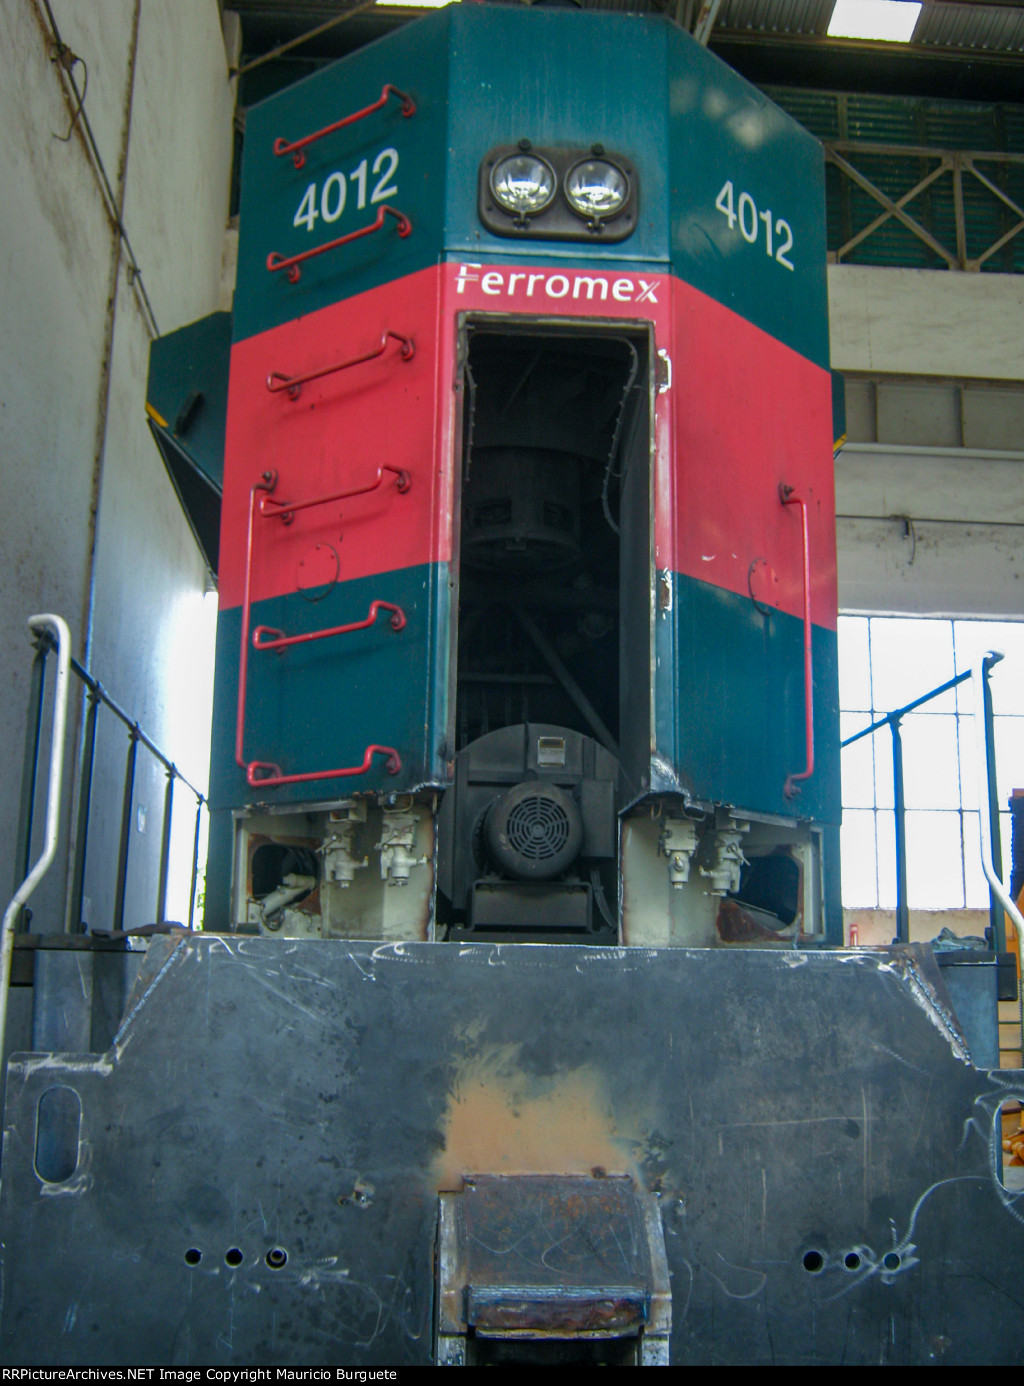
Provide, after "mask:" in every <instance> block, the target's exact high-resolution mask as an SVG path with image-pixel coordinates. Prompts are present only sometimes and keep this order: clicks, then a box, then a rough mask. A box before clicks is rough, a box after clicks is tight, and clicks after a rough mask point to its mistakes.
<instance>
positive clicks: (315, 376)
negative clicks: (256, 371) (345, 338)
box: [267, 328, 416, 399]
mask: <svg viewBox="0 0 1024 1386" xmlns="http://www.w3.org/2000/svg"><path fill="white" fill-rule="evenodd" d="M388 338H391V339H392V340H393V341H396V342H401V344H402V350H401V351H400V352H399V355H400V356H401V358H402V360H403V361H411V360H412V358H413V357H414V356H415V355H416V347H415V345H414V343H413V340H412V338H411V337H403V336H402V334H401V333H400V332H392V331H391V329H390V328H389V329H388V330H387V331H386V332H385V333H384V336H383V337H382V338H381V340H380V346H379V347H377V349H376V350H375V351H368V352H367V353H366V355H365V356H354V357H353V358H352V360H351V361H338V362H337V363H336V364H335V365H333V366H324V367H323V369H322V370H318V371H307V373H306V374H305V375H284V374H282V372H281V371H271V372H270V374H269V375H268V376H267V389H268V390H269V391H270V393H271V394H272V395H276V394H280V392H281V391H282V390H287V392H288V398H289V399H298V397H299V395H300V394H301V393H302V386H303V385H306V384H308V383H309V381H311V380H320V379H321V378H322V377H323V376H325V375H333V374H334V372H335V371H345V370H348V368H349V366H361V365H363V363H364V362H365V361H375V360H376V359H377V357H378V356H383V355H384V353H385V351H387V349H388Z"/></svg>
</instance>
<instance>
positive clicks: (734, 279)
mask: <svg viewBox="0 0 1024 1386" xmlns="http://www.w3.org/2000/svg"><path fill="white" fill-rule="evenodd" d="M496 55H500V61H497V60H496ZM641 92H642V93H645V97H644V99H642V100H640V99H638V95H637V94H638V93H641ZM240 224H241V232H240V247H239V267H238V284H237V290H236V297H235V306H234V323H233V342H232V347H231V367H230V386H229V399H228V413H227V439H226V449H225V465H224V481H223V511H222V520H221V530H220V544H219V585H220V619H219V628H218V647H217V682H216V694H215V712H214V751H213V779H212V791H211V801H212V804H213V807H214V810H215V812H214V827H213V831H212V838H211V859H210V866H209V871H208V876H207V889H206V908H207V913H206V923H205V927H206V930H207V933H206V934H204V935H202V936H198V937H193V938H187V939H177V940H173V939H172V940H154V942H153V943H152V944H151V945H150V949H149V953H148V954H147V958H146V961H145V963H144V964H143V968H142V971H141V973H140V977H139V980H138V981H137V983H136V987H135V991H134V992H133V998H132V1001H131V1002H130V1004H129V1008H128V1013H127V1017H126V1020H125V1022H124V1024H123V1025H122V1028H121V1029H120V1031H119V1032H118V1035H117V1036H116V1038H115V1041H114V1044H113V1048H112V1049H111V1050H110V1051H109V1052H108V1053H107V1054H105V1055H103V1056H99V1057H91V1058H86V1057H83V1058H81V1059H79V1060H75V1061H67V1062H65V1061H63V1060H60V1061H58V1060H54V1059H47V1060H45V1061H40V1060H38V1059H30V1060H28V1061H25V1062H24V1063H22V1064H21V1065H20V1066H19V1065H17V1064H14V1065H12V1068H11V1072H12V1087H11V1095H10V1096H9V1099H8V1120H9V1123H10V1125H9V1130H8V1134H7V1139H6V1140H5V1147H4V1173H3V1197H4V1200H5V1202H4V1213H3V1215H4V1217H5V1218H6V1219H7V1224H6V1225H7V1229H8V1231H7V1234H6V1235H5V1292H4V1305H3V1321H2V1332H3V1335H4V1337H3V1341H4V1344H5V1349H6V1350H7V1351H8V1352H10V1353H12V1354H13V1356H14V1357H17V1358H18V1359H19V1360H20V1359H25V1360H29V1359H31V1358H32V1357H33V1354H34V1353H35V1354H41V1355H42V1357H43V1358H45V1359H46V1360H53V1358H54V1356H55V1354H66V1356H67V1359H68V1360H74V1361H79V1362H81V1361H86V1360H96V1361H128V1360H132V1359H134V1358H139V1357H145V1358H146V1360H160V1361H167V1362H173V1363H176V1364H179V1363H187V1362H203V1363H210V1364H213V1363H217V1364H219V1363H221V1362H224V1363H227V1362H249V1363H255V1362H257V1361H259V1362H273V1361H281V1362H290V1361H295V1360H296V1359H301V1360H302V1361H303V1362H306V1363H311V1362H314V1361H315V1362H321V1361H323V1362H334V1361H336V1362H342V1361H343V1362H345V1363H346V1364H357V1363H358V1364H362V1363H366V1364H369V1363H374V1362H403V1361H405V1362H421V1363H422V1362H429V1361H431V1360H434V1361H439V1362H447V1363H461V1362H492V1361H493V1362H504V1361H516V1360H520V1361H521V1360H536V1361H561V1360H582V1361H602V1362H603V1361H608V1362H616V1363H627V1362H628V1363H636V1364H640V1363H651V1364H653V1363H659V1362H668V1361H672V1362H678V1363H682V1362H708V1361H715V1362H724V1361H735V1362H754V1361H761V1360H764V1361H769V1360H771V1361H774V1360H776V1358H777V1359H778V1360H779V1361H790V1362H792V1361H807V1362H819V1361H820V1362H827V1361H839V1360H843V1361H847V1362H867V1361H878V1360H888V1361H893V1362H910V1361H932V1360H936V1361H937V1360H954V1361H966V1360H1011V1357H1012V1353H1013V1352H1014V1351H1015V1352H1017V1353H1018V1354H1019V1352H1020V1351H1021V1346H1020V1344H1021V1338H1020V1334H1019V1333H1018V1334H1017V1339H1016V1343H1015V1345H1014V1346H1013V1347H1012V1348H1011V1346H1010V1345H1009V1344H1008V1343H1007V1342H1006V1340H1005V1339H999V1336H998V1335H999V1333H1000V1331H1001V1330H1002V1329H1003V1328H1004V1327H1006V1326H1007V1325H1008V1323H1009V1320H1008V1317H1007V1314H1008V1311H1007V1307H1006V1306H1007V1303H1008V1301H1009V1300H1010V1299H1012V1298H1013V1296H1012V1294H1011V1292H1010V1286H1011V1285H1012V1284H1014V1283H1016V1285H1017V1288H1018V1292H1019V1285H1020V1283H1022V1281H1024V1251H1022V1249H1021V1247H1022V1243H1021V1236H1020V1234H1021V1230H1022V1228H1021V1223H1022V1222H1024V1209H1022V1208H1021V1206H1020V1204H1019V1200H1017V1201H1015V1198H1014V1196H1013V1195H1012V1194H1011V1193H1009V1192H1007V1190H1006V1189H1005V1188H1004V1187H1003V1185H1002V1183H1001V1182H1000V1177H999V1171H998V1168H997V1162H996V1163H995V1164H994V1163H993V1159H994V1157H993V1150H994V1149H995V1145H994V1136H993V1132H994V1130H995V1126H994V1123H995V1122H996V1121H997V1119H998V1110H999V1105H1000V1102H1001V1101H1002V1100H1003V1097H1004V1096H1005V1095H1006V1084H1007V1081H1008V1080H1006V1079H1003V1078H1001V1077H1000V1076H999V1075H998V1074H995V1073H990V1072H987V1071H984V1070H983V1069H981V1068H978V1067H976V1066H974V1065H973V1064H972V1063H971V1062H970V1061H969V1060H970V1054H969V1048H968V1045H967V1042H966V1041H965V1039H964V1036H963V1034H962V1033H961V1029H960V1027H959V1024H958V1021H957V1017H956V1013H955V1011H954V1009H953V1007H952V1005H951V1004H950V1001H949V996H948V994H947V992H946V989H945V987H944V986H943V983H942V981H941V978H940V977H939V974H938V971H937V969H936V968H935V965H934V962H933V961H932V959H931V955H930V953H928V951H927V950H921V949H902V950H891V951H887V952H883V953H880V954H867V953H865V954H850V953H845V952H842V951H830V947H829V946H830V945H832V946H835V945H841V943H842V921H841V912H840V909H839V904H838V870H837V865H838V863H837V854H836V845H837V840H838V823H839V816H840V809H839V774H838V694H837V672H836V665H837V660H836V633H835V630H836V582H835V538H834V502H833V490H832V427H831V380H830V374H829V370H828V332H827V304H826V283H825V231H824V200H823V166H822V159H821V152H820V148H819V146H818V145H817V143H816V142H815V141H814V140H813V139H812V138H811V137H810V136H809V135H808V134H807V133H806V132H805V131H803V130H802V129H801V128H800V127H799V126H798V125H797V124H796V123H795V122H793V121H792V120H791V119H789V118H788V117H787V116H786V115H784V114H783V113H782V112H781V111H780V110H778V109H777V108H776V107H774V106H773V105H772V104H771V103H770V102H769V101H767V100H766V98H765V97H764V96H763V95H761V94H760V93H759V92H757V91H756V90H754V89H753V88H751V87H750V86H749V85H748V84H747V83H745V82H744V81H743V80H742V79H741V78H739V77H738V76H737V75H736V74H735V73H733V72H731V71H730V70H729V69H728V68H726V67H725V66H724V65H723V64H722V63H720V62H719V61H718V60H717V59H715V58H714V57H713V56H712V55H710V54H709V53H708V52H707V51H706V50H705V49H703V48H702V47H701V46H700V45H699V44H697V43H696V42H694V41H693V40H692V39H691V38H690V37H689V36H688V35H686V34H684V33H683V32H681V31H680V30H678V29H677V28H675V27H674V26H673V25H671V24H670V23H668V22H667V21H664V20H662V19H655V18H650V17H644V18H641V17H636V16H626V15H619V14H597V13H574V12H568V11H563V10H543V9H541V10H537V11H529V10H527V9H525V8H519V7H508V8H506V7H502V6H490V5H488V6H459V7H457V8H453V9H451V10H446V11H444V12H442V13H438V14H436V15H432V16H430V17H429V18H427V19H424V20H423V21H421V22H420V23H417V24H414V25H409V26H407V27H405V28H403V29H401V30H399V31H397V32H396V33H394V34H393V35H391V36H389V37H388V38H386V39H384V40H381V41H380V42H378V43H376V44H374V45H372V46H371V47H369V48H367V49H364V50H361V51H360V52H358V53H356V54H354V55H352V56H351V57H349V58H346V59H344V60H343V61H342V62H340V63H338V64H336V65H334V66H332V67H330V68H328V69H325V70H324V71H322V72H320V73H318V74H316V75H315V76H313V77H310V78H308V79H307V80H305V81H303V82H301V83H298V84H297V85H295V86H292V87H289V88H288V89H287V90H285V91H284V92H282V93H280V94H279V95H277V96H275V97H273V98H272V99H270V100H268V101H266V102H264V103H263V104H262V105H260V106H258V107H256V108H254V109H252V110H250V111H249V113H248V119H247V125H246V137H245V155H244V165H243V174H242V204H241V223H240ZM529 945H533V946H529ZM172 1036H173V1040H172V1038H171V1037H172ZM47 1065H49V1067H48V1068H47V1067H46V1066H47ZM43 1068H46V1072H45V1073H44V1072H43V1071H42V1069H43ZM58 1072H59V1073H60V1075H62V1076H59V1077H58V1076H55V1075H56V1074H57V1073H58ZM1018 1077H1019V1075H1018ZM53 1091H59V1092H70V1093H72V1094H73V1097H71V1098H62V1099H59V1100H58V1099H52V1098H50V1099H47V1098H46V1094H47V1093H50V1092H53ZM910 1109H912V1119H911V1116H910V1115H908V1110H910ZM41 1112H42V1113H43V1117H40V1115H39V1114H40V1113H41ZM50 1112H52V1115H47V1113H50ZM44 1118H45V1120H44ZM40 1121H43V1125H44V1127H46V1131H45V1132H44V1136H45V1139H44V1146H45V1147H46V1149H56V1150H57V1151H58V1157H57V1158H56V1160H55V1163H53V1164H52V1165H51V1166H46V1168H47V1169H49V1171H50V1173H53V1174H57V1175H60V1177H59V1178H52V1179H48V1178H47V1177H46V1175H45V1174H44V1173H42V1172H41V1171H40V1169H39V1167H38V1162H36V1163H35V1164H33V1155H32V1150H33V1148H34V1147H33V1145H32V1142H31V1140H29V1139H28V1137H27V1136H25V1135H24V1133H26V1132H28V1131H29V1130H30V1129H33V1128H32V1123H33V1122H35V1123H36V1127H38V1125H39V1122H40ZM46 1122H50V1123H51V1125H52V1126H53V1132H52V1133H51V1134H46V1132H49V1127H47V1126H46ZM12 1132H14V1133H15V1134H14V1135H13V1136H12ZM69 1133H71V1134H69ZM26 1141H28V1143H27V1144H26ZM76 1141H77V1144H76ZM47 1143H48V1144H47ZM36 1145H37V1146H38V1141H37V1142H36ZM61 1150H64V1151H68V1150H73V1151H79V1152H80V1151H85V1152H87V1154H86V1155H84V1156H83V1155H82V1154H81V1153H79V1154H77V1155H76V1156H75V1158H74V1159H72V1158H71V1155H68V1156H67V1157H66V1158H65V1159H64V1161H63V1163H62V1162H61V1160H60V1158H59V1152H60V1151H61ZM44 1165H45V1160H44ZM115 1171H116V1173H115ZM16 1209H17V1210H18V1211H17V1212H15V1210H16ZM48 1238H52V1239H53V1241H54V1244H58V1243H59V1244H60V1245H61V1246H62V1247H63V1248H64V1252H63V1269H62V1270H61V1275H62V1277H64V1278H65V1279H66V1280H67V1286H68V1288H67V1295H66V1296H64V1297H63V1298H61V1300H60V1305H59V1313H58V1309H57V1306H56V1304H55V1302H54V1303H51V1304H50V1306H49V1307H47V1305H46V1303H44V1302H43V1299H42V1297H41V1295H40V1283H41V1281H40V1277H41V1276H44V1275H48V1274H49V1272H45V1271H44V1270H43V1269H42V1268H41V1266H40V1263H39V1262H38V1261H37V1260H35V1259H34V1248H35V1247H37V1246H38V1245H39V1244H40V1243H41V1241H43V1240H45V1239H48ZM997 1246H998V1248H999V1256H1000V1257H1001V1258H1002V1259H1001V1260H1000V1262H999V1265H1000V1269H998V1270H997V1269H995V1268H994V1266H993V1264H992V1262H991V1261H990V1260H989V1251H990V1250H991V1249H992V1248H994V1247H997ZM133 1261H137V1262H139V1263H140V1266H139V1269H137V1270H136V1269H134V1268H133V1267H132V1265H131V1262H133ZM983 1270H984V1273H982V1271H983ZM143 1272H144V1273H145V1274H146V1276H147V1278H148V1280H149V1288H148V1290H147V1294H146V1304H145V1305H144V1306H143V1305H140V1306H138V1307H137V1308H136V1309H133V1311H132V1312H131V1313H130V1314H124V1313H122V1312H119V1311H118V1307H117V1306H118V1305H119V1304H120V1303H121V1300H122V1297H123V1294H124V1289H125V1279H124V1277H125V1274H126V1273H127V1274H129V1275H130V1276H132V1277H133V1278H134V1277H135V1276H137V1275H139V1274H142V1273H143ZM954 1277H955V1283H956V1290H955V1293H954V1292H953V1291H952V1290H951V1289H950V1286H951V1285H952V1283H953V1279H952V1278H954ZM72 1284H73V1285H74V1291H73V1293H74V1297H75V1304H76V1305H77V1306H78V1307H77V1308H76V1309H75V1311H74V1313H72V1311H71V1309H70V1308H69V1304H70V1303H71V1298H72V1288H71V1287H72ZM51 1299H52V1296H51ZM65 1300H66V1301H67V1302H65ZM1018 1300H1019V1293H1018ZM58 1320H59V1321H60V1322H58ZM61 1322H63V1323H64V1328H63V1331H61V1327H60V1324H61ZM997 1343H998V1344H999V1345H998V1346H997Z"/></svg>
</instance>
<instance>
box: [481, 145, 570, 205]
mask: <svg viewBox="0 0 1024 1386" xmlns="http://www.w3.org/2000/svg"><path fill="white" fill-rule="evenodd" d="M491 192H492V193H493V194H494V200H495V202H497V203H498V205H499V206H500V207H503V208H504V209H505V211H506V212H512V213H513V214H517V215H519V216H531V215H533V214H534V213H535V212H542V211H543V210H544V208H545V207H546V206H547V205H548V203H549V202H550V201H551V199H552V198H553V197H554V195H555V174H554V170H553V169H552V167H551V165H550V164H549V163H548V162H547V160H546V159H541V158H538V156H537V155H536V154H510V155H509V156H508V158H505V159H502V160H501V161H500V162H499V163H497V164H495V166H494V168H493V169H492V170H491Z"/></svg>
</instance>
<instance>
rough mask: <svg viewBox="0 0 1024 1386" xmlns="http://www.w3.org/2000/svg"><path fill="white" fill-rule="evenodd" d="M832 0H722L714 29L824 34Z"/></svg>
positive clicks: (829, 16)
mask: <svg viewBox="0 0 1024 1386" xmlns="http://www.w3.org/2000/svg"><path fill="white" fill-rule="evenodd" d="M833 4H834V0H725V4H724V5H723V6H722V8H721V9H720V10H719V12H718V19H717V21H716V24H715V28H716V29H748V30H753V31H755V32H757V33H764V34H819V35H821V34H824V33H825V30H826V29H827V28H828V22H829V20H830V19H831V18H832V6H833Z"/></svg>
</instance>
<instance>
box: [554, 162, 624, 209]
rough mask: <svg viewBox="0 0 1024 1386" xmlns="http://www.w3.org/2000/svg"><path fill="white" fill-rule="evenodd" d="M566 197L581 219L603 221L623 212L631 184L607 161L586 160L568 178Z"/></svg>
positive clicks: (574, 167) (576, 166) (566, 180)
mask: <svg viewBox="0 0 1024 1386" xmlns="http://www.w3.org/2000/svg"><path fill="white" fill-rule="evenodd" d="M565 196H566V198H567V199H568V202H569V206H570V207H571V208H572V209H573V211H574V212H578V213H579V215H580V216H581V217H587V218H590V219H593V220H597V221H601V220H603V219H604V218H606V217H613V216H615V214H616V212H619V211H621V210H622V208H623V206H624V205H625V202H626V198H627V197H628V196H629V181H628V179H627V178H626V175H625V174H624V173H623V172H622V170H621V169H620V168H619V167H617V165H615V164H613V163H610V162H609V161H608V160H607V159H584V160H582V161H581V162H580V163H578V164H574V165H573V167H572V168H571V169H570V170H569V172H568V174H567V175H566V179H565Z"/></svg>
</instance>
